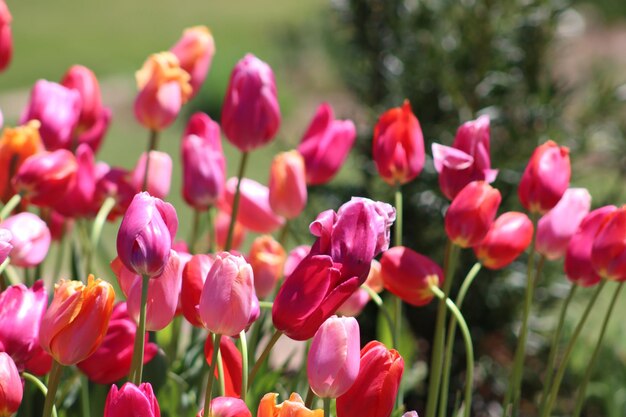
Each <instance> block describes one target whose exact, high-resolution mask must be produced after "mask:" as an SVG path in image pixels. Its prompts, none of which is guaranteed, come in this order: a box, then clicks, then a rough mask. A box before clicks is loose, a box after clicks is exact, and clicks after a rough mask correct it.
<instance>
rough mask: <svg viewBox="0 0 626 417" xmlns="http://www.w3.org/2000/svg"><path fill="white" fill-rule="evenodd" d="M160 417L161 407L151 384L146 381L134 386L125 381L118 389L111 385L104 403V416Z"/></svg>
mask: <svg viewBox="0 0 626 417" xmlns="http://www.w3.org/2000/svg"><path fill="white" fill-rule="evenodd" d="M123 416H137V417H139V416H141V417H161V409H160V408H159V402H158V401H157V398H156V395H154V391H152V385H150V383H148V382H146V383H143V384H140V385H139V386H136V385H135V384H133V383H132V382H127V383H125V384H124V385H122V388H120V389H118V388H117V386H116V385H112V386H111V390H110V391H109V395H107V399H106V402H105V403H104V417H123Z"/></svg>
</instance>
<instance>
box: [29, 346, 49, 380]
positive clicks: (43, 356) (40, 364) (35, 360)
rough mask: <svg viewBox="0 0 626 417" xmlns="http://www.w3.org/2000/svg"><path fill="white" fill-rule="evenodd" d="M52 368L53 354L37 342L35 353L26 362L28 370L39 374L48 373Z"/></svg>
mask: <svg viewBox="0 0 626 417" xmlns="http://www.w3.org/2000/svg"><path fill="white" fill-rule="evenodd" d="M51 368H52V356H50V354H49V353H48V352H46V351H45V350H43V348H42V347H41V344H39V343H38V344H37V346H35V349H34V350H33V355H32V356H31V358H30V359H29V360H28V361H27V362H26V371H28V372H30V373H31V374H35V375H38V376H44V375H47V374H48V372H50V369H51Z"/></svg>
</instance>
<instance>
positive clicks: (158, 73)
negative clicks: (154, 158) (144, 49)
mask: <svg viewBox="0 0 626 417" xmlns="http://www.w3.org/2000/svg"><path fill="white" fill-rule="evenodd" d="M135 78H136V79H137V87H138V88H139V93H138V94H137V98H136V99H135V105H134V109H135V117H136V118H137V120H138V121H139V123H141V124H142V125H143V126H144V127H145V128H146V129H150V130H153V131H161V130H163V129H165V128H166V127H168V126H169V125H171V124H172V122H173V121H174V120H176V117H177V116H178V113H179V112H180V109H181V107H182V105H183V104H185V103H186V102H187V100H188V99H189V97H190V96H191V92H192V88H191V85H190V84H189V78H190V77H189V74H188V73H187V71H185V70H183V69H182V68H181V67H180V63H179V61H178V58H177V57H176V55H174V54H173V53H171V52H161V53H158V54H153V55H151V56H150V57H149V58H148V59H147V60H146V62H144V64H143V67H142V68H141V69H140V70H139V71H137V72H136V74H135Z"/></svg>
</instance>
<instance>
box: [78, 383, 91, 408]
mask: <svg viewBox="0 0 626 417" xmlns="http://www.w3.org/2000/svg"><path fill="white" fill-rule="evenodd" d="M80 409H81V411H82V417H90V415H91V410H90V409H89V380H88V379H87V377H86V376H85V375H81V377H80Z"/></svg>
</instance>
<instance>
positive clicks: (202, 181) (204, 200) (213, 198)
mask: <svg viewBox="0 0 626 417" xmlns="http://www.w3.org/2000/svg"><path fill="white" fill-rule="evenodd" d="M181 154H182V158H181V159H182V168H183V197H184V198H185V201H186V202H187V204H189V205H190V206H192V207H193V208H195V209H196V210H206V209H208V208H209V207H211V206H213V205H214V204H215V203H217V200H218V199H219V198H220V197H221V196H222V194H223V193H224V186H225V182H226V158H225V157H224V151H223V150H222V141H221V139H220V126H219V125H218V124H217V123H216V122H214V121H213V120H211V118H210V117H209V116H207V115H206V114H204V113H195V114H194V115H193V116H191V119H189V123H188V124H187V128H186V129H185V133H184V134H183V140H182V144H181Z"/></svg>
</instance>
